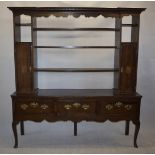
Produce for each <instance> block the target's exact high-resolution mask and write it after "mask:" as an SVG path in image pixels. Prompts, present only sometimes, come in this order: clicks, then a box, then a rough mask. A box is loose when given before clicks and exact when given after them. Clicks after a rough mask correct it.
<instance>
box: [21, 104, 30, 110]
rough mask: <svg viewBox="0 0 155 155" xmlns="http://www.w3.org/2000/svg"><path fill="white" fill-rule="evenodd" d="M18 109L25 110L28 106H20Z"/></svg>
mask: <svg viewBox="0 0 155 155" xmlns="http://www.w3.org/2000/svg"><path fill="white" fill-rule="evenodd" d="M20 107H21V109H22V110H26V109H27V108H28V105H27V104H22V105H21V106H20Z"/></svg>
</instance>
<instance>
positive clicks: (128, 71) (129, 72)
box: [119, 43, 137, 93]
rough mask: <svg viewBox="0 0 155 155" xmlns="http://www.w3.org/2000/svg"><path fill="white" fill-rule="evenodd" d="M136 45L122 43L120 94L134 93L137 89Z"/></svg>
mask: <svg viewBox="0 0 155 155" xmlns="http://www.w3.org/2000/svg"><path fill="white" fill-rule="evenodd" d="M136 51H137V44H136V43H122V44H121V54H120V64H121V69H120V83H119V90H120V93H133V92H135V89H136V88H135V87H136V70H137V69H136V66H135V64H137V60H136Z"/></svg>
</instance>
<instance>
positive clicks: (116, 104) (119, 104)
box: [115, 102, 123, 108]
mask: <svg viewBox="0 0 155 155" xmlns="http://www.w3.org/2000/svg"><path fill="white" fill-rule="evenodd" d="M122 105H123V103H122V102H116V103H115V106H116V107H118V108H120V107H121V106H122Z"/></svg>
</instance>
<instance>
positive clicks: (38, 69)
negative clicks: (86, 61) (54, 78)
mask: <svg viewBox="0 0 155 155" xmlns="http://www.w3.org/2000/svg"><path fill="white" fill-rule="evenodd" d="M33 71H35V72H118V71H119V69H118V68H33Z"/></svg>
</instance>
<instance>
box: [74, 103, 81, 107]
mask: <svg viewBox="0 0 155 155" xmlns="http://www.w3.org/2000/svg"><path fill="white" fill-rule="evenodd" d="M80 106H81V104H80V103H73V107H75V108H79V107H80Z"/></svg>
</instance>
